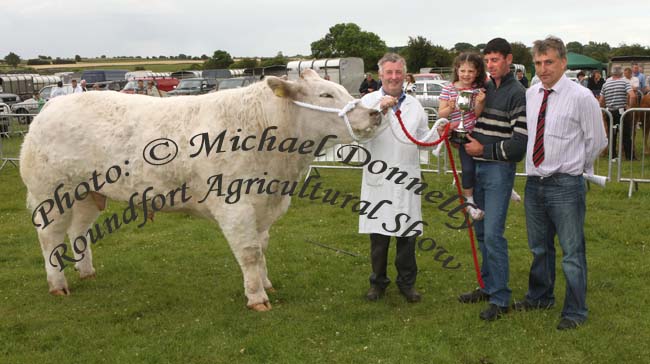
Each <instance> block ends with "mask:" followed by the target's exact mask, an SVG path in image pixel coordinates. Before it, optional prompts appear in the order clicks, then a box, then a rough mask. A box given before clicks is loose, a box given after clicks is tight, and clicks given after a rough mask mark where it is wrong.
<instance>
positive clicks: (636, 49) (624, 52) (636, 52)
mask: <svg viewBox="0 0 650 364" xmlns="http://www.w3.org/2000/svg"><path fill="white" fill-rule="evenodd" d="M648 55H650V50H649V49H648V48H646V47H644V46H642V45H640V44H638V43H635V44H632V45H627V44H625V43H623V44H621V45H620V46H618V47H617V48H614V49H613V50H612V51H611V53H610V57H614V56H648Z"/></svg>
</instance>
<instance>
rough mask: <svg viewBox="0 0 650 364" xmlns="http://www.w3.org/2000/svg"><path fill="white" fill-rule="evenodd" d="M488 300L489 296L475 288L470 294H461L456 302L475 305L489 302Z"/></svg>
mask: <svg viewBox="0 0 650 364" xmlns="http://www.w3.org/2000/svg"><path fill="white" fill-rule="evenodd" d="M489 300H490V295H489V294H487V293H485V292H483V291H481V289H479V288H477V289H475V290H474V291H472V292H467V293H463V294H461V295H460V296H458V301H460V302H462V303H477V302H482V301H489Z"/></svg>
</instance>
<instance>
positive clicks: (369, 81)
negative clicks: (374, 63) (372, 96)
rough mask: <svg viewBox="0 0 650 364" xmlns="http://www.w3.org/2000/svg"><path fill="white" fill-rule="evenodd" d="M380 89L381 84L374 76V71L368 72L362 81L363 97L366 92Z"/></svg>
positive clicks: (361, 92) (361, 91) (360, 91)
mask: <svg viewBox="0 0 650 364" xmlns="http://www.w3.org/2000/svg"><path fill="white" fill-rule="evenodd" d="M378 89H379V86H378V85H377V81H375V80H374V79H373V78H372V73H368V74H366V79H365V80H363V82H361V86H360V87H359V93H360V94H361V96H362V97H363V96H364V95H365V94H369V93H371V92H374V91H377V90H378Z"/></svg>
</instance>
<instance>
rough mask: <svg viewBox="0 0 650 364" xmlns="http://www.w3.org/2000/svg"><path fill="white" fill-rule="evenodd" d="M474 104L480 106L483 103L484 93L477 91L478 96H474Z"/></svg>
mask: <svg viewBox="0 0 650 364" xmlns="http://www.w3.org/2000/svg"><path fill="white" fill-rule="evenodd" d="M476 102H478V103H480V104H482V103H484V102H485V91H483V89H481V90H479V92H478V95H476Z"/></svg>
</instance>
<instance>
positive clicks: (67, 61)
mask: <svg viewBox="0 0 650 364" xmlns="http://www.w3.org/2000/svg"><path fill="white" fill-rule="evenodd" d="M75 63H77V62H75V60H74V59H64V58H59V57H56V59H55V60H53V61H52V64H75Z"/></svg>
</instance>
